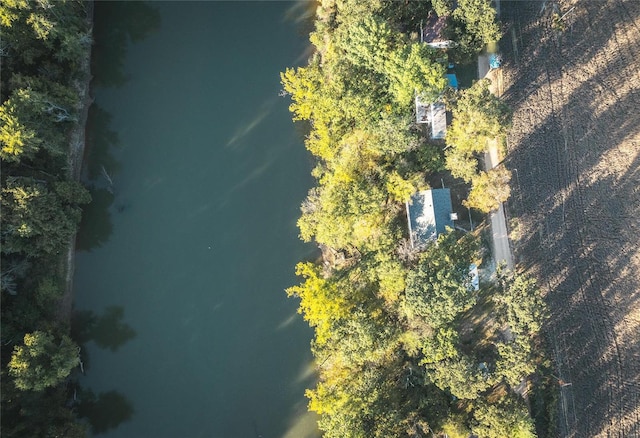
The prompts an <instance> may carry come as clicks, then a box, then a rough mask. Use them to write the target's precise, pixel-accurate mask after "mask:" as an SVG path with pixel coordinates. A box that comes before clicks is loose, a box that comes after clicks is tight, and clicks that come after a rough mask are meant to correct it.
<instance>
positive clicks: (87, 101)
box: [57, 0, 94, 323]
mask: <svg viewBox="0 0 640 438" xmlns="http://www.w3.org/2000/svg"><path fill="white" fill-rule="evenodd" d="M86 5H87V17H86V20H87V26H88V29H89V31H90V33H91V44H90V45H89V47H88V49H87V53H86V55H85V59H84V62H83V64H82V72H83V75H84V77H83V78H82V79H81V80H80V81H79V82H78V83H77V84H76V91H77V92H78V95H79V96H80V102H81V107H80V111H79V118H78V122H77V124H76V126H75V127H74V128H73V129H72V130H71V135H70V136H69V137H70V138H69V155H68V157H67V158H68V164H69V178H70V179H71V180H73V181H80V174H81V170H82V162H83V161H84V151H85V142H86V132H85V130H86V125H87V118H88V115H89V108H90V107H91V105H92V104H93V100H94V99H93V97H92V96H91V80H92V79H93V76H92V74H91V55H92V51H93V5H94V2H93V0H88V1H87V2H86ZM76 235H77V231H76V232H75V233H74V234H73V236H71V238H70V239H69V246H68V251H67V254H66V259H65V260H64V262H63V263H64V268H63V270H64V277H65V286H64V293H63V295H62V297H61V298H60V302H59V304H58V313H57V319H58V321H59V322H64V323H70V322H71V312H72V308H73V274H74V272H75V253H76Z"/></svg>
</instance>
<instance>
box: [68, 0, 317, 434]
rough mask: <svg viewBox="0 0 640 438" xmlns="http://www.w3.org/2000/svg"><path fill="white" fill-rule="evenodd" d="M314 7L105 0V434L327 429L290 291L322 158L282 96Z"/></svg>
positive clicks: (91, 307) (99, 159)
mask: <svg viewBox="0 0 640 438" xmlns="http://www.w3.org/2000/svg"><path fill="white" fill-rule="evenodd" d="M308 6H309V5H308V4H307V8H305V7H301V5H300V4H298V3H295V2H180V3H175V2H157V3H141V2H126V3H113V2H105V3H97V4H96V8H95V39H96V45H95V50H94V60H93V69H94V71H93V74H94V75H95V77H96V80H95V83H94V88H93V94H94V95H95V98H96V99H95V105H94V107H93V108H92V110H91V114H90V120H89V124H88V131H87V138H88V151H89V153H88V156H87V163H86V166H85V171H84V178H85V181H87V182H88V183H89V184H91V185H92V186H93V190H92V192H93V196H94V203H92V205H91V206H89V207H88V209H87V211H86V216H85V220H84V221H83V224H82V228H81V231H80V233H79V237H78V252H77V254H76V268H75V276H74V294H75V319H74V334H75V336H76V338H78V339H79V340H81V341H82V358H83V362H84V368H85V375H84V376H80V378H79V380H80V385H81V389H79V391H78V392H79V399H80V400H82V403H81V405H80V408H79V411H80V413H81V414H82V415H84V416H85V417H86V418H88V420H89V422H90V423H91V424H92V426H93V430H94V434H95V435H99V436H101V437H102V436H104V437H118V438H120V437H122V438H124V437H126V438H129V437H131V438H146V437H149V438H162V437H167V438H197V437H207V438H218V437H219V438H235V437H238V438H242V437H250V438H254V437H258V436H260V437H263V438H276V437H287V438H294V437H295V438H305V437H315V436H318V432H317V429H316V417H315V416H314V415H312V414H309V413H307V410H306V405H307V400H306V399H305V397H304V390H305V388H308V387H311V386H313V382H314V378H315V375H314V373H313V367H312V365H311V361H312V357H311V353H310V351H309V342H310V339H311V336H312V332H311V330H310V329H309V327H308V326H307V324H306V323H305V322H304V321H303V320H302V317H301V316H300V315H298V314H297V313H296V308H297V304H298V303H297V301H296V300H293V299H288V298H287V297H286V295H285V293H284V289H285V288H286V287H288V286H291V285H293V284H295V283H296V282H297V279H296V278H295V275H294V266H295V264H296V263H297V262H298V261H301V260H309V259H313V258H314V257H315V256H316V250H315V249H314V247H313V246H311V245H305V244H303V243H301V242H300V241H299V240H298V238H297V235H298V231H297V228H296V225H295V223H296V219H297V217H298V216H299V205H300V203H301V201H302V200H303V198H304V196H305V195H306V192H307V190H308V189H309V187H310V186H311V185H312V183H313V181H312V180H311V177H310V176H309V175H310V170H311V165H312V163H311V161H310V158H309V155H308V154H307V153H306V151H305V150H304V147H303V143H302V142H303V135H302V132H301V130H300V129H298V128H296V127H295V126H294V124H293V123H292V122H291V119H290V115H289V113H288V110H287V106H288V104H289V101H288V99H286V98H283V97H280V96H278V92H279V90H280V88H281V86H280V83H279V80H280V79H279V72H280V71H282V70H283V69H284V68H286V67H287V66H292V65H296V64H300V63H301V62H304V60H305V59H306V54H305V51H306V50H307V45H308V43H307V40H306V31H301V24H300V22H299V20H298V19H299V18H300V16H301V15H303V14H304V12H305V9H307V10H308ZM297 18H298V19H297ZM128 40H131V42H128Z"/></svg>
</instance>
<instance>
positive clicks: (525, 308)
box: [491, 268, 549, 336]
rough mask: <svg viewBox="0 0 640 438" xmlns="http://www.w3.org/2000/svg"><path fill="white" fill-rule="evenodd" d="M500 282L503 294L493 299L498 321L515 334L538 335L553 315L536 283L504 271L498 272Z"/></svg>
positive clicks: (530, 279)
mask: <svg viewBox="0 0 640 438" xmlns="http://www.w3.org/2000/svg"><path fill="white" fill-rule="evenodd" d="M498 281H499V284H500V289H501V290H500V293H497V294H494V295H493V296H492V297H491V299H492V301H493V302H494V304H495V312H496V318H497V319H498V321H499V322H500V323H501V324H507V325H508V326H509V328H510V329H511V331H512V332H513V333H515V334H518V335H523V336H533V335H535V334H537V333H538V332H539V331H540V328H541V326H542V324H543V323H544V321H545V320H546V319H547V318H548V317H549V315H548V310H547V306H546V304H545V302H544V300H543V299H542V296H541V294H540V289H539V288H538V286H537V285H536V281H535V280H534V279H532V278H528V277H527V276H526V275H524V274H517V273H513V272H509V271H505V270H504V269H502V268H500V269H499V270H498Z"/></svg>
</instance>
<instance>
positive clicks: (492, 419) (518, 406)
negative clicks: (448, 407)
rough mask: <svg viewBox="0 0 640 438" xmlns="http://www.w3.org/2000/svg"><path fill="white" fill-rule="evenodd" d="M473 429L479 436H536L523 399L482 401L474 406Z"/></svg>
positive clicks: (492, 437)
mask: <svg viewBox="0 0 640 438" xmlns="http://www.w3.org/2000/svg"><path fill="white" fill-rule="evenodd" d="M471 431H472V432H473V433H474V435H476V436H478V437H479V438H504V437H510V438H534V437H535V436H536V433H535V429H534V426H533V422H532V421H531V418H530V417H529V412H528V411H527V408H526V406H524V405H523V403H522V401H520V400H515V399H513V398H506V399H502V401H501V402H500V403H498V404H489V403H487V402H486V401H480V402H478V403H477V404H476V405H475V406H474V410H473V425H472V427H471Z"/></svg>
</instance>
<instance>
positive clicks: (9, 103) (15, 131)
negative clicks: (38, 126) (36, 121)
mask: <svg viewBox="0 0 640 438" xmlns="http://www.w3.org/2000/svg"><path fill="white" fill-rule="evenodd" d="M24 93H26V92H25V91H24V90H23V92H22V93H20V92H18V93H17V94H16V96H15V97H14V98H10V99H7V100H6V101H5V102H4V103H3V104H2V106H0V144H1V145H2V149H0V158H2V159H3V160H5V161H8V162H17V161H20V160H22V159H23V158H31V157H33V156H34V155H35V153H36V152H37V151H38V149H39V148H40V146H41V144H42V140H41V139H40V138H38V136H37V135H36V131H35V130H34V129H32V128H29V127H28V126H25V124H24V121H23V114H21V111H20V110H21V107H20V103H21V100H22V99H21V97H22V98H24V96H21V94H24Z"/></svg>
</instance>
